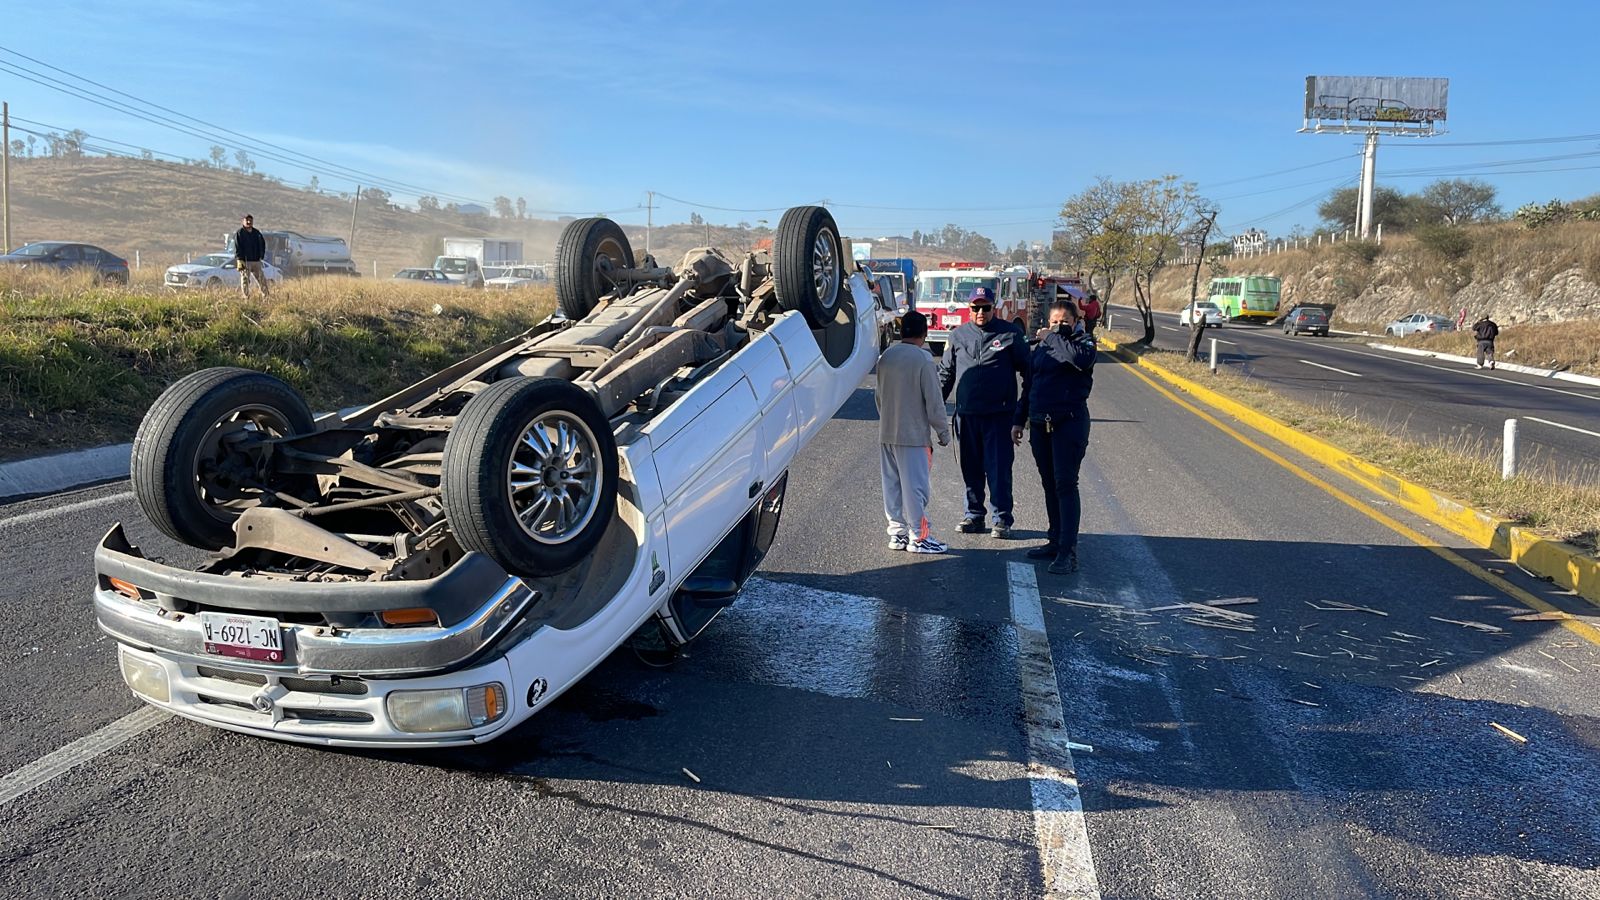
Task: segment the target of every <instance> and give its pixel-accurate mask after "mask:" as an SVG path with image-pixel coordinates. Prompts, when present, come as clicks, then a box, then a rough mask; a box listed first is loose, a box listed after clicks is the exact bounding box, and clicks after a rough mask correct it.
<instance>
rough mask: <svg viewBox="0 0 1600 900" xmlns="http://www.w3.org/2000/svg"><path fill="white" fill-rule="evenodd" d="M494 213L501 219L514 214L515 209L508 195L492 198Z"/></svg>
mask: <svg viewBox="0 0 1600 900" xmlns="http://www.w3.org/2000/svg"><path fill="white" fill-rule="evenodd" d="M494 214H495V215H497V216H499V217H500V218H502V219H509V218H512V217H513V216H515V215H516V209H515V208H514V207H513V206H512V205H511V198H510V197H496V198H494Z"/></svg>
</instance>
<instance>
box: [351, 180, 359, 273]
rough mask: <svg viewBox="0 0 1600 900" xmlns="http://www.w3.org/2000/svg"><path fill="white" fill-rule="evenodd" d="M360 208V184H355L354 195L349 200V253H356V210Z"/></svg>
mask: <svg viewBox="0 0 1600 900" xmlns="http://www.w3.org/2000/svg"><path fill="white" fill-rule="evenodd" d="M360 208H361V185H359V184H358V185H356V195H355V196H354V197H352V198H351V200H350V255H351V256H355V255H356V210H358V209H360Z"/></svg>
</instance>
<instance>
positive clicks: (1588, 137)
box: [1387, 134, 1600, 150]
mask: <svg viewBox="0 0 1600 900" xmlns="http://www.w3.org/2000/svg"><path fill="white" fill-rule="evenodd" d="M1579 141H1600V134H1571V135H1565V136H1562V137H1544V138H1517V139H1512V140H1504V141H1430V142H1427V143H1401V144H1392V145H1387V147H1406V148H1411V147H1424V148H1427V149H1429V150H1435V149H1440V148H1445V149H1448V148H1454V147H1509V146H1514V145H1526V144H1570V143H1577V142H1579Z"/></svg>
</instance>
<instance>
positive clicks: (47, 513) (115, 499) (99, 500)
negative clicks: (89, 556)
mask: <svg viewBox="0 0 1600 900" xmlns="http://www.w3.org/2000/svg"><path fill="white" fill-rule="evenodd" d="M131 499H133V491H120V492H118V493H115V494H107V495H106V496H104V497H95V498H94V499H92V500H79V501H78V502H77V503H68V504H67V505H66V506H54V507H51V508H50V509H36V510H34V511H33V512H25V513H22V514H21V515H17V516H12V517H11V518H9V519H0V528H4V527H6V526H8V525H26V524H28V523H29V522H37V521H39V520H40V519H48V518H51V517H53V516H60V515H65V514H66V513H71V512H78V511H79V510H84V509H94V508H95V507H97V506H110V505H111V504H113V503H121V502H122V501H124V500H131Z"/></svg>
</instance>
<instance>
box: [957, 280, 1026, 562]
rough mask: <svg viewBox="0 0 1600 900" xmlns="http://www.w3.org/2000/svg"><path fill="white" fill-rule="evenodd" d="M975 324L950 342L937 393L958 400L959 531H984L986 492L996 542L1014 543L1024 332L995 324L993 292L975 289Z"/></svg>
mask: <svg viewBox="0 0 1600 900" xmlns="http://www.w3.org/2000/svg"><path fill="white" fill-rule="evenodd" d="M967 308H968V309H970V310H971V311H972V321H970V322H965V323H963V324H961V325H959V326H957V327H956V328H955V329H954V330H952V331H951V332H950V336H949V338H948V339H947V340H946V342H945V348H944V358H943V359H942V360H940V362H939V386H940V389H941V390H942V391H943V395H944V398H945V399H947V400H948V399H949V398H950V393H951V391H954V392H955V395H956V447H957V449H958V450H959V451H960V454H961V480H962V481H964V482H966V486H967V511H966V515H965V516H963V517H962V519H961V526H960V530H961V531H962V532H963V533H965V534H979V533H981V532H983V531H984V493H985V492H984V487H985V483H986V482H987V487H988V500H989V506H990V508H992V509H993V511H994V527H993V528H991V529H990V530H989V534H990V535H991V536H993V537H996V538H1009V537H1010V536H1011V525H1012V516H1011V463H1012V461H1013V460H1014V459H1015V456H1016V445H1018V444H1020V443H1022V428H1021V427H1020V426H1017V427H1013V424H1012V419H1013V417H1014V416H1015V413H1016V410H1017V378H1018V376H1021V378H1022V390H1023V391H1024V392H1026V391H1027V390H1028V346H1027V341H1026V339H1025V338H1024V337H1023V334H1022V329H1021V328H1018V327H1017V326H1016V325H1013V324H1012V323H1010V322H1007V321H1005V320H1004V319H999V318H996V317H995V314H994V291H993V290H990V289H989V288H986V287H980V288H977V289H976V290H974V291H973V292H972V297H971V299H970V300H969V301H968V303H967Z"/></svg>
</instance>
